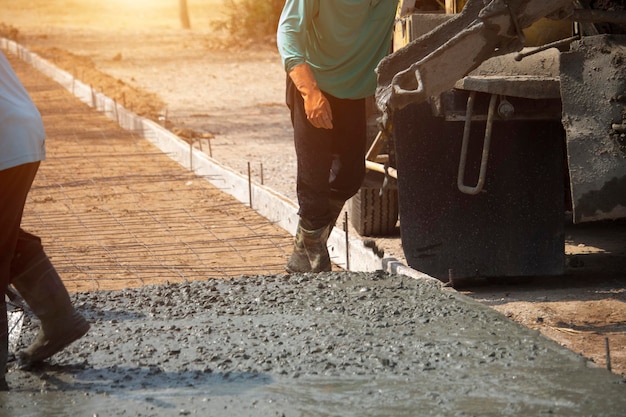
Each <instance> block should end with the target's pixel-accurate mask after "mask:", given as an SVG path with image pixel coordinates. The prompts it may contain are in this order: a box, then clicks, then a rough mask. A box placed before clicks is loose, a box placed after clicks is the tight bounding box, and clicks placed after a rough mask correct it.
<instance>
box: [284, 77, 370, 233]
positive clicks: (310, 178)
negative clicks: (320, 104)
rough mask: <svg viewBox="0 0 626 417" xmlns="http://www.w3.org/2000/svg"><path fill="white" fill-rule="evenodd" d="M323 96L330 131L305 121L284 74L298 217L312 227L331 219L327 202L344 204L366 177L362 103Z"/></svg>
mask: <svg viewBox="0 0 626 417" xmlns="http://www.w3.org/2000/svg"><path fill="white" fill-rule="evenodd" d="M324 96H325V97H326V98H327V99H328V101H329V102H330V107H331V110H332V115H333V128H332V129H318V128H316V127H314V126H313V125H312V124H311V123H310V122H309V121H308V120H307V117H306V113H305V111H304V100H303V99H302V96H301V95H300V92H299V91H298V90H297V89H296V87H295V85H294V84H293V82H292V81H291V78H289V76H287V106H288V107H289V110H290V111H291V123H292V125H293V135H294V144H295V148H296V157H297V162H298V171H297V184H296V186H297V195H298V204H299V206H300V207H299V211H298V214H299V215H300V217H302V218H304V219H306V221H307V224H309V225H310V226H312V227H313V228H315V229H318V228H321V227H324V226H326V225H327V224H328V223H329V222H330V221H331V218H330V217H331V214H330V211H329V201H330V200H339V201H346V200H348V199H349V198H350V197H352V196H353V195H354V194H355V193H356V192H357V191H358V190H359V187H360V186H361V183H362V182H363V178H364V177H365V147H366V141H367V126H366V114H365V113H366V112H365V99H356V100H350V99H340V98H336V97H333V96H332V95H330V94H327V93H324Z"/></svg>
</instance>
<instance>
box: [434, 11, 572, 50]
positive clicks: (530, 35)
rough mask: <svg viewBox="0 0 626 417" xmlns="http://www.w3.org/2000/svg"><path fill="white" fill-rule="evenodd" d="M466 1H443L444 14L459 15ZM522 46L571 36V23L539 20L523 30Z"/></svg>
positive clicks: (537, 44)
mask: <svg viewBox="0 0 626 417" xmlns="http://www.w3.org/2000/svg"><path fill="white" fill-rule="evenodd" d="M465 3H467V0H445V10H446V14H451V13H459V12H461V10H462V9H463V7H464V6H465ZM524 35H525V36H526V43H525V45H524V46H540V45H544V44H546V43H550V42H554V41H558V40H560V39H565V38H568V37H570V36H572V23H571V22H568V21H567V20H551V19H546V18H544V19H540V20H538V21H536V22H535V23H534V24H533V25H531V26H530V27H529V28H527V29H525V30H524Z"/></svg>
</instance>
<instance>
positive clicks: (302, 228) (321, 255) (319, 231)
mask: <svg viewBox="0 0 626 417" xmlns="http://www.w3.org/2000/svg"><path fill="white" fill-rule="evenodd" d="M287 104H288V106H289V108H290V110H291V121H292V124H293V129H294V144H295V149H296V156H297V162H298V168H297V183H296V187H297V194H298V203H299V211H298V214H299V215H300V221H299V224H298V230H297V232H296V238H295V244H294V251H293V253H292V255H291V258H290V259H289V262H288V263H287V266H286V269H287V271H290V272H309V271H312V272H320V271H330V269H331V264H330V258H329V255H328V249H327V248H326V240H327V238H328V225H329V222H330V217H331V214H330V210H329V205H330V203H329V199H330V186H329V176H330V167H331V162H332V151H331V149H332V146H331V141H332V131H331V130H328V129H318V128H315V127H314V126H313V125H311V123H309V121H308V120H307V118H306V113H305V111H304V102H303V100H302V96H301V95H300V93H299V92H298V91H297V90H296V88H295V87H294V85H293V83H292V82H291V79H289V77H287Z"/></svg>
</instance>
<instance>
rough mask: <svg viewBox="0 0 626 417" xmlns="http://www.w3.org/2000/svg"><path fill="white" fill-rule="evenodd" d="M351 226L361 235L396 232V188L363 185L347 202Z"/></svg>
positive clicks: (379, 234) (383, 234) (381, 234)
mask: <svg viewBox="0 0 626 417" xmlns="http://www.w3.org/2000/svg"><path fill="white" fill-rule="evenodd" d="M348 210H349V213H350V219H351V223H352V226H353V227H354V228H355V229H356V231H357V232H358V233H359V234H360V235H361V236H386V235H391V234H396V233H397V227H396V223H397V222H398V190H397V189H395V188H384V189H383V190H382V195H381V189H380V187H368V186H364V187H361V189H359V191H358V192H357V193H356V194H355V195H354V197H352V198H351V199H350V201H349V202H348Z"/></svg>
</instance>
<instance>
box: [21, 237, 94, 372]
mask: <svg viewBox="0 0 626 417" xmlns="http://www.w3.org/2000/svg"><path fill="white" fill-rule="evenodd" d="M11 283H12V284H13V286H14V287H15V289H16V290H17V291H18V292H19V293H20V295H21V296H22V298H24V300H25V301H26V303H27V304H28V306H29V307H30V308H31V310H32V311H33V313H35V315H36V316H37V318H38V319H39V321H40V330H39V333H38V334H37V336H36V338H35V340H34V342H33V343H32V344H31V345H30V346H29V347H28V348H26V350H25V351H23V352H20V353H19V355H18V357H19V359H20V362H21V364H22V365H25V366H28V365H31V364H33V363H37V362H41V361H43V360H44V359H47V358H49V357H50V356H52V355H54V354H55V353H57V352H59V351H60V350H61V349H63V348H64V347H66V346H67V345H69V344H70V343H72V342H74V341H75V340H77V339H79V338H81V337H82V336H83V335H84V334H85V333H87V331H88V330H89V323H87V320H85V318H84V317H83V316H82V315H81V314H80V313H79V312H78V311H76V309H75V308H74V306H73V305H72V302H71V300H70V297H69V294H68V293H67V290H66V289H65V285H64V284H63V281H61V278H60V277H59V274H58V273H57V271H56V269H55V268H54V266H53V265H52V263H51V262H50V259H48V256H47V255H46V253H45V252H44V250H43V247H42V246H41V239H39V238H38V237H37V236H34V235H32V234H30V233H27V232H25V231H23V230H20V234H19V236H18V240H17V244H16V248H15V255H14V258H13V261H12V262H11Z"/></svg>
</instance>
